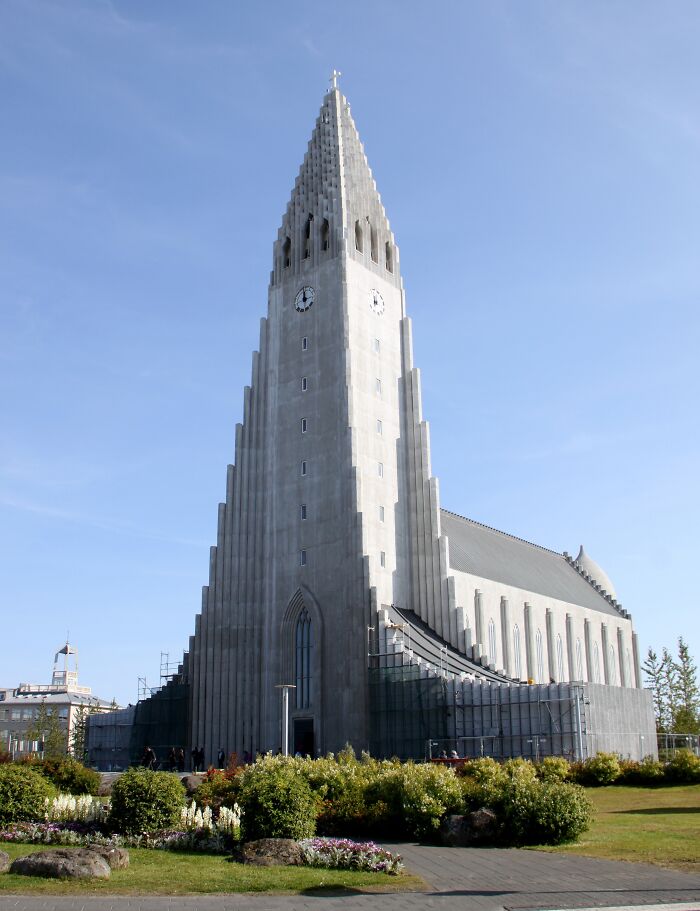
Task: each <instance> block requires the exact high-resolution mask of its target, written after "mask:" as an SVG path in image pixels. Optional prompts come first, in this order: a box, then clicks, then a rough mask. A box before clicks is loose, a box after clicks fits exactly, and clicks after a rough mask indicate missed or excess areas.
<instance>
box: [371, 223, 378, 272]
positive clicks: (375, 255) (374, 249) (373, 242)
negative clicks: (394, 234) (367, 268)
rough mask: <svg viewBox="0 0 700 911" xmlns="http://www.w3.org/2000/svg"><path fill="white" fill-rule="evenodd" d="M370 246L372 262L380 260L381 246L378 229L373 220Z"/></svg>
mask: <svg viewBox="0 0 700 911" xmlns="http://www.w3.org/2000/svg"><path fill="white" fill-rule="evenodd" d="M369 246H370V251H371V254H372V262H373V263H378V262H379V247H378V244H377V229H376V228H375V227H374V225H373V224H372V222H370V223H369Z"/></svg>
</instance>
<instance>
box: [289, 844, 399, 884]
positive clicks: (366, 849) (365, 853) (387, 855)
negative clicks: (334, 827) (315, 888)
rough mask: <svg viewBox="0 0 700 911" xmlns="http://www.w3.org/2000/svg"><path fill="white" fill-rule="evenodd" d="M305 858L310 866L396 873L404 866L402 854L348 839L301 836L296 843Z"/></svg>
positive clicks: (394, 874)
mask: <svg viewBox="0 0 700 911" xmlns="http://www.w3.org/2000/svg"><path fill="white" fill-rule="evenodd" d="M299 844H300V846H301V850H302V852H303V854H304V860H305V861H306V863H307V864H308V866H310V867H330V868H331V869H340V870H366V871H368V872H371V873H390V874H392V875H393V876H396V874H397V873H400V872H401V870H402V869H403V863H402V862H401V857H400V855H398V854H392V853H391V852H390V851H385V850H384V848H380V846H379V845H377V844H375V843H374V842H373V841H362V842H356V841H350V840H349V839H347V838H304V839H302V841H300V842H299Z"/></svg>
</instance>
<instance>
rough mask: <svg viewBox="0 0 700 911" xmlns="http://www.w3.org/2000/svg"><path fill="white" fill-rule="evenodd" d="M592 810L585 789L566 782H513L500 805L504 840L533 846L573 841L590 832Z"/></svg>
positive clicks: (499, 813)
mask: <svg viewBox="0 0 700 911" xmlns="http://www.w3.org/2000/svg"><path fill="white" fill-rule="evenodd" d="M499 810H500V812H499ZM592 811H593V808H592V806H591V803H590V801H589V800H588V798H587V797H586V794H585V792H584V790H583V788H581V787H579V786H578V785H572V784H567V783H566V782H563V781H534V782H532V781H525V780H521V781H517V780H516V781H511V782H509V784H508V785H507V786H506V789H505V791H504V794H503V798H502V801H501V805H500V807H499V808H497V812H498V815H499V817H500V819H501V822H502V824H503V833H504V839H505V840H507V841H509V842H513V843H515V844H531V845H540V844H548V845H557V844H560V843H561V842H565V841H572V840H573V839H575V838H577V837H578V836H579V835H580V834H581V833H582V832H585V831H586V829H587V828H588V826H589V825H590V822H591V818H592Z"/></svg>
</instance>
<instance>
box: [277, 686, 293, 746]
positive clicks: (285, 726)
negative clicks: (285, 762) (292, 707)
mask: <svg viewBox="0 0 700 911" xmlns="http://www.w3.org/2000/svg"><path fill="white" fill-rule="evenodd" d="M275 689H276V690H282V755H283V756H289V691H290V690H295V689H296V684H294V683H278V684H277V685H276V686H275Z"/></svg>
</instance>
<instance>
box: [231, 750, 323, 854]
mask: <svg viewBox="0 0 700 911" xmlns="http://www.w3.org/2000/svg"><path fill="white" fill-rule="evenodd" d="M303 762H304V761H303V760H301V761H300V760H295V759H293V758H290V757H286V756H266V757H264V758H262V759H258V760H257V762H255V763H254V764H253V765H250V766H248V767H247V768H246V769H245V771H244V772H243V773H242V775H241V790H240V797H239V805H240V807H241V839H242V840H243V841H254V840H255V839H258V838H294V839H296V840H299V839H300V838H311V837H312V836H313V834H314V832H315V831H316V813H317V810H318V808H319V800H318V798H317V797H316V796H315V795H314V794H313V793H312V791H311V788H310V786H309V783H308V781H307V780H306V778H305V776H304V775H303V773H302V763H303Z"/></svg>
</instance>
